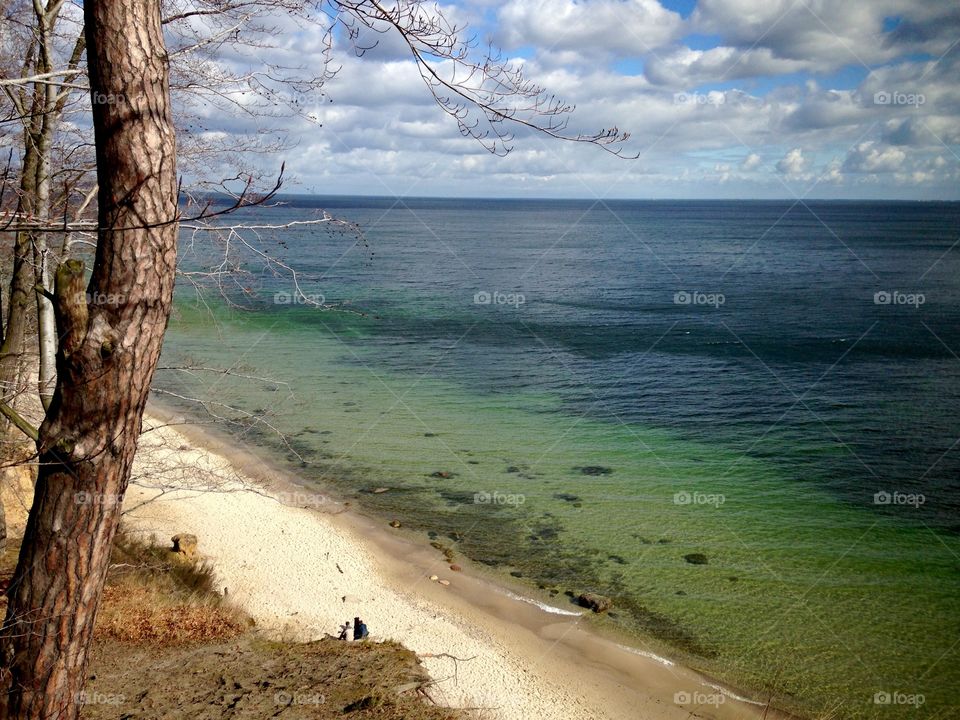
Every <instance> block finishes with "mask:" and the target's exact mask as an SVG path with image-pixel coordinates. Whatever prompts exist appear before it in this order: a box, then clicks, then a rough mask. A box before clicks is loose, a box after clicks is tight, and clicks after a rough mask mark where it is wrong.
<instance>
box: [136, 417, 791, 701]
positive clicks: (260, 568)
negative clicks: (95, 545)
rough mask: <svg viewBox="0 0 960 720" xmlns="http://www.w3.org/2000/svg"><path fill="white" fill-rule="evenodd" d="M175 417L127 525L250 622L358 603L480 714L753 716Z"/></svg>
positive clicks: (312, 634)
mask: <svg viewBox="0 0 960 720" xmlns="http://www.w3.org/2000/svg"><path fill="white" fill-rule="evenodd" d="M161 417H162V418H163V419H161ZM178 420H179V418H170V417H166V416H163V415H162V414H161V413H160V412H159V411H158V410H156V409H155V410H154V412H153V413H152V414H151V415H150V416H148V417H147V418H145V421H144V430H145V433H144V435H143V438H142V440H141V450H140V453H139V456H138V460H137V464H136V466H135V470H134V478H133V481H132V483H131V487H130V490H129V491H128V493H127V495H126V497H125V499H124V516H125V519H124V523H125V526H126V527H127V529H128V530H133V531H135V532H142V533H144V534H146V535H155V536H156V537H157V539H158V541H160V542H167V540H168V539H169V538H170V537H171V536H172V535H175V534H177V533H183V532H188V533H194V534H196V535H197V536H198V538H199V549H200V552H201V554H202V555H203V556H205V557H206V558H209V559H210V560H211V561H212V562H213V563H214V565H215V567H216V570H217V574H218V577H219V579H220V583H221V584H222V586H223V588H224V590H225V592H226V593H227V594H228V596H229V598H230V599H231V600H232V601H234V602H236V603H237V604H239V605H240V606H241V607H243V608H244V609H245V610H246V611H247V612H248V613H249V614H250V615H251V616H252V617H253V618H254V619H255V620H256V622H257V625H258V626H259V628H260V629H261V630H262V631H264V632H267V633H270V634H272V635H278V636H282V637H285V638H287V639H292V640H303V641H307V640H314V639H317V638H320V637H323V636H324V634H327V633H329V634H334V635H335V634H336V633H337V630H338V628H339V627H340V626H341V625H342V624H343V623H344V622H345V621H347V620H352V618H353V617H355V616H360V617H362V618H363V619H364V621H365V622H366V623H367V625H368V627H369V628H370V632H371V639H372V640H378V639H393V640H396V641H399V642H401V643H403V644H404V645H406V646H407V647H409V648H411V649H412V650H414V651H415V652H416V653H417V654H418V655H420V657H421V658H422V659H423V662H424V664H425V666H426V668H427V670H428V671H429V672H430V674H431V676H432V677H433V678H434V679H435V680H436V685H435V686H434V687H433V688H432V690H431V696H432V698H433V699H434V700H435V701H436V702H437V703H439V704H443V705H449V706H455V707H462V708H474V709H476V710H477V712H478V714H479V716H480V717H484V718H498V719H501V720H525V719H527V718H539V719H540V720H561V719H563V720H569V718H584V719H587V718H610V719H615V720H619V719H620V718H678V719H679V718H689V717H692V716H696V717H702V718H717V719H718V720H719V719H724V718H754V717H761V716H763V714H764V707H763V705H762V704H760V703H758V702H756V701H755V700H751V699H747V698H742V697H740V696H739V695H738V694H736V693H734V692H732V691H730V690H727V689H725V688H721V687H719V686H718V685H716V684H715V683H712V682H711V681H710V680H709V679H708V678H705V677H703V676H701V675H699V674H698V673H696V672H693V671H691V670H689V669H687V668H684V667H681V666H680V665H678V664H675V663H672V662H671V661H669V660H667V659H665V658H660V657H657V656H656V655H654V654H653V653H646V652H645V651H644V650H643V649H637V648H626V647H624V646H620V645H618V644H617V643H616V642H613V641H611V640H608V639H605V638H603V637H601V636H600V635H599V634H597V633H595V632H593V631H591V630H590V629H589V628H586V627H584V626H585V625H586V623H585V622H584V616H583V613H582V612H580V611H578V610H577V609H575V608H574V607H573V606H571V605H566V604H562V603H561V602H560V601H559V600H558V601H557V606H556V607H551V606H539V605H537V604H534V603H532V602H530V601H529V600H526V601H525V600H524V599H522V598H520V597H519V596H517V595H516V594H513V593H511V592H510V591H509V590H507V589H506V588H505V587H500V586H498V585H496V584H494V583H492V582H490V581H489V580H488V579H486V578H484V577H482V574H481V573H479V572H476V571H473V570H472V568H471V567H470V565H469V564H467V563H462V562H461V561H460V560H459V559H458V560H457V561H456V562H458V563H460V564H461V565H463V570H462V571H460V572H455V571H452V570H450V568H449V566H448V562H447V561H446V560H445V559H444V558H443V556H442V555H441V554H440V553H438V552H437V551H436V550H435V549H433V548H431V547H430V546H429V545H428V544H427V543H426V542H425V541H424V540H423V539H422V538H417V537H414V536H413V535H412V534H409V535H408V534H407V533H406V532H405V531H404V530H403V529H402V528H401V529H399V530H396V529H391V528H389V527H388V526H387V525H386V523H385V522H384V521H374V520H372V519H370V518H367V517H365V516H363V515H362V514H360V513H359V512H356V511H355V508H353V507H352V506H350V505H349V503H343V502H340V501H338V500H336V499H334V498H332V497H330V496H328V495H326V494H324V493H322V492H320V491H316V490H311V489H306V488H304V487H301V486H298V485H297V484H295V483H294V482H293V481H292V480H293V479H291V478H289V477H286V476H284V475H283V474H282V473H280V472H278V471H277V470H276V469H275V468H271V467H269V466H268V465H267V464H266V463H264V462H263V461H262V460H260V459H259V458H257V457H255V456H253V455H251V454H249V453H247V452H245V451H241V450H238V449H237V448H235V447H233V446H231V444H230V443H229V442H228V441H226V440H223V439H220V438H218V437H217V436H215V435H213V434H210V433H206V432H203V431H202V430H200V429H199V428H197V427H196V426H185V427H182V426H180V425H179V424H178ZM431 576H437V577H438V578H439V579H440V580H444V581H447V582H449V585H446V584H441V583H440V582H438V581H433V580H431V579H430V578H431ZM583 612H588V611H583ZM766 716H767V717H769V718H774V717H784V716H783V715H780V714H778V713H775V712H773V711H769V712H768V713H767V715H766Z"/></svg>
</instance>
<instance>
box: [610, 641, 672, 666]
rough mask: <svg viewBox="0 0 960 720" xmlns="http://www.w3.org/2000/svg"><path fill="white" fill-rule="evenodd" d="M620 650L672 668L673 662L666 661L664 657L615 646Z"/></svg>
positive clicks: (636, 649) (624, 646) (623, 646)
mask: <svg viewBox="0 0 960 720" xmlns="http://www.w3.org/2000/svg"><path fill="white" fill-rule="evenodd" d="M617 647H618V648H620V649H621V650H626V651H627V652H628V653H633V654H634V655H642V656H643V657H645V658H650V659H651V660H656V661H657V662H658V663H660V664H661V665H666V666H667V667H673V665H674V662H673V660H667V659H666V658H665V657H660V656H659V655H656V654H654V653H652V652H647V651H646V650H640V649H638V648H632V647H627V646H626V645H619V644H618V645H617Z"/></svg>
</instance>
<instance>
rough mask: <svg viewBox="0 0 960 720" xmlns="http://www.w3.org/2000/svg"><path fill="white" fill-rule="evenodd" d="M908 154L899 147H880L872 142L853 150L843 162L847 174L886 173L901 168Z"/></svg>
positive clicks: (862, 144)
mask: <svg viewBox="0 0 960 720" xmlns="http://www.w3.org/2000/svg"><path fill="white" fill-rule="evenodd" d="M906 159H907V154H906V153H905V152H904V151H903V150H901V149H900V148H897V147H878V146H877V144H876V143H875V142H874V141H873V140H870V141H868V142H863V143H860V144H859V145H857V146H856V147H855V148H852V149H851V150H850V152H849V153H847V158H846V160H844V162H843V169H844V171H846V172H855V173H886V172H895V171H897V170H899V169H900V168H901V166H902V165H903V163H904V160H906Z"/></svg>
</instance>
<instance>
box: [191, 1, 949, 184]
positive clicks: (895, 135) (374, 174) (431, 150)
mask: <svg viewBox="0 0 960 720" xmlns="http://www.w3.org/2000/svg"><path fill="white" fill-rule="evenodd" d="M439 7H440V9H441V11H442V12H443V13H444V14H445V15H446V16H447V17H449V18H451V19H452V20H454V21H456V22H458V23H465V24H468V25H469V27H470V31H471V32H472V33H473V35H475V36H476V37H477V38H478V40H480V41H481V44H485V43H486V42H487V41H488V40H489V41H491V42H493V43H494V44H495V45H496V46H497V47H499V48H501V49H502V51H503V55H504V57H506V58H509V59H510V61H511V62H513V63H515V64H517V65H518V66H522V68H523V70H524V73H525V75H526V76H527V77H528V78H530V79H532V80H535V81H536V82H538V83H539V84H541V85H543V86H544V87H545V88H547V89H548V90H549V91H550V92H552V93H556V94H557V95H558V96H559V97H562V98H563V99H564V100H565V101H566V102H568V103H570V104H572V105H575V106H576V109H575V111H574V112H573V113H572V114H571V115H570V120H569V122H570V130H571V131H574V132H577V131H582V132H585V133H592V132H596V131H598V130H600V129H602V128H606V127H611V126H617V127H619V128H620V129H621V130H623V131H626V132H629V133H630V139H629V140H628V141H627V142H626V143H625V144H624V146H623V151H624V154H626V155H630V156H633V155H636V156H637V157H636V159H622V158H618V157H615V156H612V155H611V154H609V153H607V152H604V151H603V150H601V149H599V148H596V147H592V146H585V145H578V144H574V143H569V142H564V141H560V140H554V139H550V138H547V137H544V136H541V135H537V134H531V133H526V132H521V133H518V135H517V137H516V139H515V141H514V143H513V149H512V151H511V152H510V153H509V154H508V155H507V156H506V157H498V156H496V155H492V154H491V153H489V152H488V151H487V150H486V149H484V147H483V146H482V145H480V144H479V143H477V142H476V141H475V140H473V139H471V138H465V137H462V136H461V134H460V132H459V130H458V128H457V124H456V122H454V121H453V120H452V119H451V118H450V117H448V116H447V115H445V114H444V113H443V112H441V110H440V109H439V108H438V107H437V106H436V104H435V103H434V101H433V98H432V96H431V94H430V93H429V91H428V90H427V89H426V87H425V86H424V84H423V82H422V80H421V78H420V76H419V74H418V72H417V70H416V68H415V66H414V64H413V62H412V61H411V60H410V59H409V52H408V51H407V49H406V48H405V47H404V46H403V44H402V43H401V42H399V41H398V39H397V38H396V37H393V36H391V35H389V34H386V35H383V36H380V37H379V38H378V40H379V44H378V46H377V47H375V48H373V49H372V50H370V51H368V52H366V53H365V54H364V55H363V57H360V58H358V57H357V56H356V54H355V53H353V52H352V51H351V49H350V47H349V42H348V38H346V37H345V35H344V34H343V33H337V34H336V35H335V36H334V48H333V51H334V58H335V62H336V63H337V65H338V66H339V71H338V73H337V75H336V76H335V77H334V78H333V79H332V80H330V81H328V82H327V83H326V85H325V87H324V91H325V92H324V95H323V96H322V97H320V96H318V97H316V98H315V100H316V102H314V103H313V106H312V107H310V109H309V111H310V113H312V114H314V115H315V116H316V120H317V121H316V122H314V123H311V122H308V121H306V120H304V119H301V118H285V119H273V120H270V121H268V122H267V127H265V128H264V127H261V128H258V129H259V130H264V129H266V130H267V131H269V130H271V129H273V130H279V129H282V130H283V131H285V132H286V133H287V140H288V142H289V143H290V147H288V148H287V149H286V150H285V151H284V152H282V153H281V155H282V158H283V159H284V160H285V162H286V166H287V174H288V176H289V177H291V178H294V180H295V182H294V184H293V185H289V186H288V187H287V188H286V189H287V190H290V191H294V192H304V193H315V194H365V195H388V196H460V197H466V196H482V197H511V196H521V197H523V196H526V197H578V198H802V199H820V198H828V199H841V198H850V199H854V198H864V199H882V198H890V199H917V200H939V199H947V200H956V199H960V182H958V180H960V83H958V78H960V4H958V3H957V2H955V0H661V1H660V2H658V0H506V1H504V2H494V1H493V0H458V2H455V3H447V4H441V5H440V6H439ZM285 27H286V30H285V31H284V32H283V33H281V34H280V35H279V36H278V37H277V40H276V42H275V44H274V46H273V47H269V48H267V47H264V48H262V49H260V50H258V52H259V53H260V54H261V55H262V56H261V57H259V58H258V60H260V61H262V62H276V63H280V64H286V65H288V66H289V65H290V64H291V63H296V62H299V63H301V64H304V65H309V64H310V63H319V62H320V54H319V53H320V48H321V45H322V44H321V42H320V37H319V29H318V28H302V27H299V26H297V25H296V24H287V25H286V26H285ZM260 122H263V121H260ZM205 123H206V127H207V132H210V133H215V134H220V135H221V136H229V135H230V134H231V133H236V134H243V133H249V132H250V131H251V128H250V126H249V125H245V124H243V123H238V121H237V120H236V119H235V118H228V117H226V116H223V115H221V114H218V113H216V112H214V111H212V110H211V112H210V117H208V118H206V120H205ZM280 125H282V128H281V127H280ZM261 162H264V163H269V162H276V158H270V157H264V158H263V159H262V160H261Z"/></svg>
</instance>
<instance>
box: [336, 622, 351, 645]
mask: <svg viewBox="0 0 960 720" xmlns="http://www.w3.org/2000/svg"><path fill="white" fill-rule="evenodd" d="M348 630H350V621H349V620H347V621H346V622H345V623H344V624H343V625H341V626H340V634H339V635H338V636H337V640H346V639H347V631H348Z"/></svg>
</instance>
